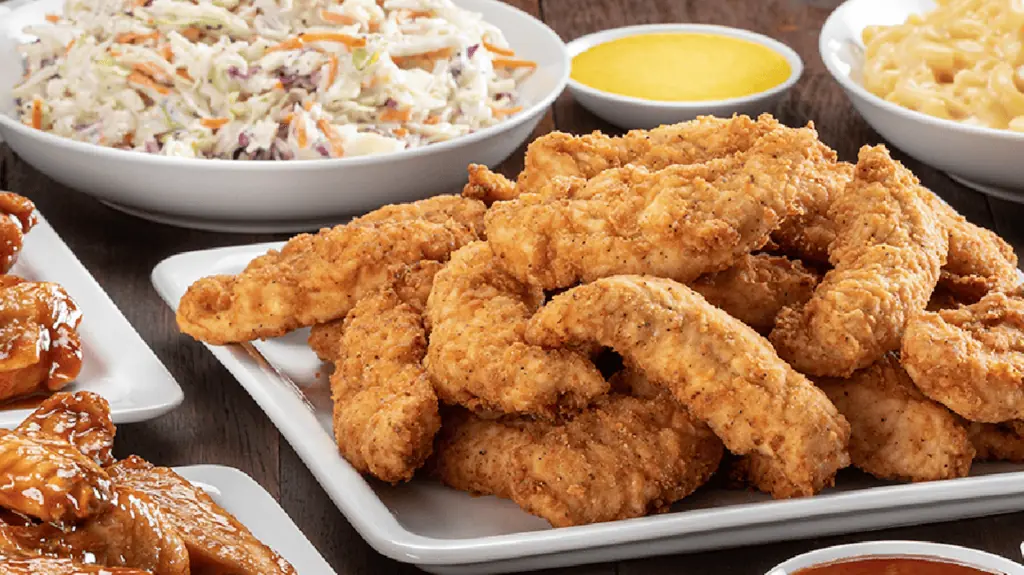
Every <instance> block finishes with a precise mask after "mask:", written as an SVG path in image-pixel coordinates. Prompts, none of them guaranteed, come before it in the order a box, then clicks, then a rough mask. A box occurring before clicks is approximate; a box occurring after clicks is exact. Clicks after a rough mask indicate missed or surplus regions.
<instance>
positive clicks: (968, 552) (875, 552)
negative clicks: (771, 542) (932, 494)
mask: <svg viewBox="0 0 1024 575" xmlns="http://www.w3.org/2000/svg"><path fill="white" fill-rule="evenodd" d="M869 557H915V558H922V559H938V560H946V561H959V562H964V563H966V564H967V565H972V566H975V567H978V568H983V569H999V572H1000V573H1005V574H1006V575H1022V574H1024V566H1021V565H1020V564H1019V563H1015V562H1013V561H1011V560H1009V559H1007V558H1005V557H1001V556H999V555H995V554H993V553H988V552H986V551H981V550H978V549H972V548H970V547H962V546H960V545H949V544H946V543H932V542H928V541H909V540H886V541H863V542H860V543H848V544H844V545H833V546H830V547H823V548H821V549H815V550H813V551H808V552H806V553H801V554H800V555H797V556H795V557H791V558H789V559H787V560H785V561H783V562H782V563H779V564H778V565H776V566H775V567H772V568H771V569H769V570H768V572H767V574H766V575H794V573H799V570H800V569H806V568H808V567H814V566H817V565H827V564H829V563H833V562H842V561H852V560H856V559H865V558H869ZM794 569H796V570H797V571H793V570H794Z"/></svg>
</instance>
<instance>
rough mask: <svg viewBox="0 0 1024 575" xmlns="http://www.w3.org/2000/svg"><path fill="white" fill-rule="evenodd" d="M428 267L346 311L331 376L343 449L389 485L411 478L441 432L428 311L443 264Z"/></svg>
mask: <svg viewBox="0 0 1024 575" xmlns="http://www.w3.org/2000/svg"><path fill="white" fill-rule="evenodd" d="M422 264H423V265H420V266H418V267H417V268H415V269H411V270H406V271H405V272H403V273H399V274H396V276H395V278H394V279H393V281H392V283H390V284H389V285H387V286H385V287H383V288H381V289H380V290H379V291H377V292H375V293H373V294H371V295H369V296H367V297H365V298H363V299H361V300H359V303H357V304H356V307H354V308H353V309H352V311H350V312H349V313H348V315H347V316H346V317H345V321H344V326H343V328H342V336H341V343H340V345H338V346H337V354H338V356H337V361H336V362H335V367H334V374H333V375H332V376H331V396H332V398H333V400H334V436H335V439H336V440H337V442H338V449H339V450H340V451H341V454H342V455H343V456H345V459H347V460H348V462H349V463H351V464H352V466H353V467H355V468H356V469H357V470H358V471H360V472H361V473H369V474H371V475H373V476H374V477H377V478H378V479H380V480H382V481H388V482H390V483H398V482H401V481H408V480H410V479H412V476H413V473H415V472H416V470H417V469H419V468H420V466H422V465H423V462H424V461H426V459H427V457H429V456H430V453H431V450H432V449H433V443H434V435H436V434H437V430H438V429H439V428H440V427H441V416H440V415H439V414H438V411H437V407H438V405H437V394H436V393H435V392H434V385H433V383H432V382H431V380H430V376H429V375H428V374H427V371H426V369H425V368H424V367H423V358H424V357H425V356H426V354H427V331H426V328H425V327H424V325H423V308H424V307H426V304H427V297H428V296H429V295H430V289H429V288H430V285H431V284H432V283H433V277H434V274H435V273H436V272H437V271H438V270H439V269H440V268H441V264H439V263H437V262H430V263H429V264H428V263H426V262H423V263H422ZM423 288H426V289H423Z"/></svg>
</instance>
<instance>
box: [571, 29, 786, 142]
mask: <svg viewBox="0 0 1024 575" xmlns="http://www.w3.org/2000/svg"><path fill="white" fill-rule="evenodd" d="M671 32H690V33H698V34H717V35H720V36H728V37H730V38H742V39H743V40H748V41H750V42H754V43H757V44H761V45H762V46H767V47H768V48H771V49H772V50H774V51H775V52H778V53H779V54H781V55H782V56H783V57H785V58H786V61H787V62H789V67H790V69H791V70H792V72H791V73H790V75H789V78H787V79H786V81H785V82H783V83H781V84H779V85H778V86H775V87H774V88H771V89H770V90H766V91H764V92H759V93H757V94H751V95H750V96H743V97H741V98H729V99H727V100H707V101H701V102H661V101H657V100H645V99H643V98H633V97H631V96H620V95H618V94H612V93H609V92H604V91H601V90H596V89H594V88H591V87H590V86H586V85H584V84H581V83H579V82H577V81H576V80H573V79H572V78H569V92H571V93H572V96H573V98H575V99H576V101H577V102H579V103H580V105H581V106H583V107H584V108H586V109H588V110H590V111H591V112H593V113H594V114H596V115H598V116H600V117H601V118H604V119H605V120H606V121H608V122H610V123H612V124H615V125H616V126H619V127H620V128H625V129H627V130H631V129H649V128H654V127H657V126H660V125H662V124H674V123H677V122H685V121H687V120H692V119H694V118H696V117H697V116H721V117H728V116H732V115H733V114H747V115H756V114H759V113H761V112H770V111H771V110H772V108H773V107H774V106H775V103H776V102H777V101H778V100H779V98H781V97H782V95H783V94H785V93H786V91H787V90H789V89H790V88H791V87H793V84H795V83H796V81H797V80H799V79H800V74H802V73H803V71H804V63H803V61H802V60H801V59H800V56H799V55H798V54H797V53H796V52H794V51H793V49H792V48H790V47H789V46H786V45H785V44H783V43H782V42H779V41H776V40H773V39H771V38H769V37H767V36H762V35H761V34H757V33H754V32H750V31H747V30H740V29H739V28H729V27H728V26H712V25H710V24H648V25H644V26H627V27H625V28H613V29H611V30H604V31H601V32H595V33H594V34H588V35H586V36H582V37H580V38H577V39H575V40H573V41H572V42H569V45H568V48H569V57H570V58H575V57H576V56H577V55H579V54H582V53H583V52H586V51H587V50H589V49H590V48H593V47H594V46H597V45H599V44H604V43H606V42H609V41H611V40H615V39H618V38H624V37H626V36H639V35H642V34H664V33H671Z"/></svg>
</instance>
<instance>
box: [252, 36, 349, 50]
mask: <svg viewBox="0 0 1024 575" xmlns="http://www.w3.org/2000/svg"><path fill="white" fill-rule="evenodd" d="M309 42H337V43H339V44H344V45H345V46H348V47H349V48H360V47H362V46H365V45H366V38H356V37H355V36H349V35H348V34H341V33H338V32H309V33H306V34H299V35H298V36H296V37H294V38H289V39H287V40H285V41H284V42H281V43H280V44H278V45H276V46H271V47H270V48H269V49H268V50H267V51H268V52H277V51H279V50H299V49H301V48H303V47H304V46H305V45H306V44H307V43H309Z"/></svg>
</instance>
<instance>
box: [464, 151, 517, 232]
mask: <svg viewBox="0 0 1024 575" xmlns="http://www.w3.org/2000/svg"><path fill="white" fill-rule="evenodd" d="M467 171H468V172H469V182H467V183H466V185H465V187H463V188H462V196H463V197H465V198H472V199H475V200H480V201H481V202H483V203H485V204H487V205H488V206H489V205H491V204H493V203H494V202H503V201H506V200H512V199H515V197H516V196H517V195H519V192H518V190H517V189H516V183H515V182H513V181H512V180H510V179H508V178H506V177H505V176H503V175H501V174H498V173H495V172H492V171H491V170H490V169H489V168H488V167H487V166H481V165H480V164H470V165H469V168H467ZM481 219H482V218H481Z"/></svg>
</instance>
